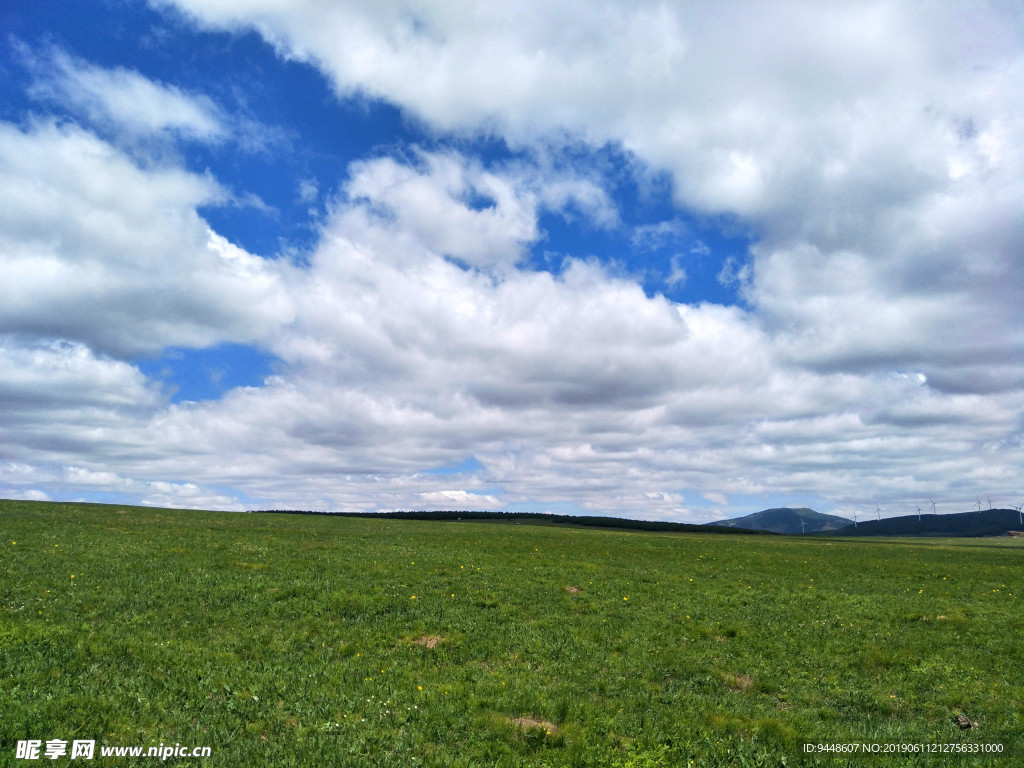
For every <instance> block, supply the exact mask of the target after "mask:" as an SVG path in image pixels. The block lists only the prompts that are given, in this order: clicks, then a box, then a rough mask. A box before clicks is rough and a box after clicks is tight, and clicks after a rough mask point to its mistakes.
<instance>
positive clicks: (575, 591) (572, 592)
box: [565, 587, 583, 595]
mask: <svg viewBox="0 0 1024 768" xmlns="http://www.w3.org/2000/svg"><path fill="white" fill-rule="evenodd" d="M565 591H566V592H568V593H569V594H570V595H578V594H579V593H580V592H582V591H583V590H582V589H580V588H579V587H566V588H565Z"/></svg>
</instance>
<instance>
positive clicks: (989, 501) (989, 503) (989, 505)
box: [985, 496, 992, 509]
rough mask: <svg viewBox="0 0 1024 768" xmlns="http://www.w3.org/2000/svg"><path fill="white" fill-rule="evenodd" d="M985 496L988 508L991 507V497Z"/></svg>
mask: <svg viewBox="0 0 1024 768" xmlns="http://www.w3.org/2000/svg"><path fill="white" fill-rule="evenodd" d="M985 498H986V499H988V508H989V509H992V499H989V498H988V496H986V497H985Z"/></svg>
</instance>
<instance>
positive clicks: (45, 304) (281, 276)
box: [0, 122, 292, 356]
mask: <svg viewBox="0 0 1024 768" xmlns="http://www.w3.org/2000/svg"><path fill="white" fill-rule="evenodd" d="M224 198H225V193H224V191H223V190H222V188H221V187H220V186H219V185H218V184H217V183H216V182H215V181H213V180H212V179H211V178H209V177H207V176H201V175H196V174H192V173H188V172H186V171H183V170H181V169H178V168H174V167H156V168H143V167H140V166H139V165H137V164H135V163H134V162H133V161H132V160H130V159H129V158H128V157H127V156H126V155H124V154H123V153H122V152H121V151H120V150H118V149H116V148H115V147H113V146H111V145H110V144H108V143H106V142H104V141H102V140H100V139H99V138H97V137H96V136H95V135H93V134H91V133H89V132H87V131H84V130H82V129H80V128H78V127H76V126H74V125H67V124H65V125H59V124H56V123H53V122H37V123H33V124H31V125H30V126H28V127H27V128H18V127H15V126H13V125H9V124H4V123H0V271H2V272H3V274H4V280H3V282H2V283H0V332H6V333H20V334H27V335H30V336H34V337H43V338H45V337H55V338H62V339H68V340H73V341H81V342H83V343H85V344H88V345H89V346H91V347H92V348H93V349H95V350H97V351H100V352H104V353H108V354H113V355H118V356H130V355H135V354H140V353H156V352H159V350H160V349H162V348H163V347H165V346H170V345H178V346H196V347H201V346H209V345H213V344H217V343H220V342H223V341H238V342H243V343H245V342H253V341H260V340H263V339H265V338H266V336H267V335H268V334H269V333H271V332H273V331H275V330H276V329H277V328H278V327H279V326H280V324H281V323H282V322H286V321H287V320H288V318H289V317H290V313H291V311H292V308H291V304H290V297H289V296H288V294H287V292H286V291H285V290H284V289H283V287H282V286H283V282H284V281H285V280H286V279H287V275H288V274H289V268H288V266H287V265H286V264H284V263H280V262H268V261H265V260H263V259H260V258H258V257H256V256H252V255H250V254H248V253H246V252H244V251H242V250H241V249H239V248H237V247H234V246H232V245H231V244H229V243H228V242H227V241H226V240H224V238H222V237H220V236H219V235H216V234H214V233H211V232H210V230H209V227H208V225H207V224H206V222H205V221H204V220H203V219H202V218H201V217H200V216H199V215H198V213H197V212H196V207H197V206H199V205H203V204H207V205H208V204H216V203H218V202H219V201H222V200H223V199H224Z"/></svg>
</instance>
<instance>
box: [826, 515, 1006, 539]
mask: <svg viewBox="0 0 1024 768" xmlns="http://www.w3.org/2000/svg"><path fill="white" fill-rule="evenodd" d="M808 527H810V526H808ZM1020 530H1024V526H1022V525H1021V520H1020V514H1019V513H1018V512H1017V510H1016V509H985V510H982V511H981V512H958V513H956V514H952V515H921V517H920V520H919V519H918V516H917V515H906V516H904V517H889V518H886V519H885V520H869V521H865V522H862V523H860V524H859V525H857V526H853V525H851V526H849V527H848V528H843V529H841V530H837V531H835V532H834V534H833V535H839V536H1005V535H1006V533H1007V531H1020Z"/></svg>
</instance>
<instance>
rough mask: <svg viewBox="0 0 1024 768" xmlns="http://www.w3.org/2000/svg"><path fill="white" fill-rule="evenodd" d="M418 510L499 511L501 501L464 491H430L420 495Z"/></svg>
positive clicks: (486, 495) (489, 496)
mask: <svg viewBox="0 0 1024 768" xmlns="http://www.w3.org/2000/svg"><path fill="white" fill-rule="evenodd" d="M419 501H420V504H419V506H420V508H423V509H445V510H450V509H472V510H481V509H500V508H501V507H502V506H503V505H502V503H501V501H500V500H499V499H498V498H496V497H494V496H491V495H488V494H482V493H467V492H466V491H459V490H455V491H431V492H429V493H423V494H420V497H419Z"/></svg>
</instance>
